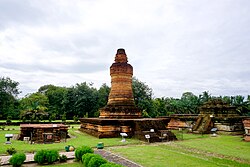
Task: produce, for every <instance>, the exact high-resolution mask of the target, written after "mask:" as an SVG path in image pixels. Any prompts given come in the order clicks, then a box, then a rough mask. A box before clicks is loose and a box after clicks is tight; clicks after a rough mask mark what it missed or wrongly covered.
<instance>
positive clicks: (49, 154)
mask: <svg viewBox="0 0 250 167" xmlns="http://www.w3.org/2000/svg"><path fill="white" fill-rule="evenodd" d="M58 158H59V153H58V151H56V150H48V151H46V154H45V159H46V161H47V162H48V164H52V163H54V162H56V161H57V160H58Z"/></svg>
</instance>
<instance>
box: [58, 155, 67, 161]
mask: <svg viewBox="0 0 250 167" xmlns="http://www.w3.org/2000/svg"><path fill="white" fill-rule="evenodd" d="M67 159H68V158H67V156H66V155H61V156H59V162H66V161H67Z"/></svg>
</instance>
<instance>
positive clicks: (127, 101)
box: [80, 49, 176, 142]
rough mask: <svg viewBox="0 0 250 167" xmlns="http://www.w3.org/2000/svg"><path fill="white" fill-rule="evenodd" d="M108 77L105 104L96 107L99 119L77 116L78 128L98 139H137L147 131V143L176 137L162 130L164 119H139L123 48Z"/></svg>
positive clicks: (128, 66)
mask: <svg viewBox="0 0 250 167" xmlns="http://www.w3.org/2000/svg"><path fill="white" fill-rule="evenodd" d="M110 76H111V91H110V94H109V99H108V103H107V105H106V106H105V107H103V108H101V109H100V116H99V118H81V119H80V121H81V128H80V130H81V131H83V132H86V133H88V134H91V135H93V136H96V137H99V138H109V137H118V136H120V133H126V134H127V135H128V137H132V136H135V137H136V138H139V139H141V140H146V139H145V135H147V134H148V135H150V140H149V142H155V141H163V140H165V141H170V140H176V137H175V135H174V134H173V133H171V132H170V131H168V130H167V129H166V126H167V123H168V122H169V119H168V118H150V119H143V118H141V111H140V109H139V108H137V107H136V106H135V102H134V97H133V91H132V76H133V67H132V66H131V65H130V64H128V60H127V55H126V53H125V50H124V49H118V50H117V53H116V56H115V62H114V63H113V64H112V65H111V67H110ZM152 129H153V131H152ZM150 130H151V131H150Z"/></svg>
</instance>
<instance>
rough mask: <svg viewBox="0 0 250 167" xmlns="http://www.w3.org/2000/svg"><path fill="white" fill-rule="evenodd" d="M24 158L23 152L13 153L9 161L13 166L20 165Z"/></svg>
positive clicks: (17, 166) (18, 166)
mask: <svg viewBox="0 0 250 167" xmlns="http://www.w3.org/2000/svg"><path fill="white" fill-rule="evenodd" d="M25 160H26V155H25V154H24V153H16V154H14V155H13V156H12V157H11V158H10V160H9V162H10V164H11V165H12V166H13V167H20V166H22V164H23V163H24V161H25Z"/></svg>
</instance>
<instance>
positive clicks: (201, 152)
mask: <svg viewBox="0 0 250 167" xmlns="http://www.w3.org/2000/svg"><path fill="white" fill-rule="evenodd" d="M72 126H73V127H74V128H72ZM8 129H9V130H8ZM78 129H79V125H71V127H70V128H69V133H70V134H71V135H73V136H74V137H73V138H71V139H67V141H66V142H62V143H54V144H32V145H31V144H27V143H25V142H23V141H18V140H11V142H12V144H11V145H6V144H5V141H6V139H5V137H4V135H5V134H7V133H13V134H18V133H19V127H18V126H9V127H8V126H6V127H5V130H0V145H1V147H0V154H5V153H6V149H7V148H9V147H14V148H16V150H17V151H18V152H34V151H38V150H41V149H56V150H64V147H65V146H66V145H74V146H75V147H80V146H82V145H87V146H90V147H95V146H96V144H97V143H98V142H103V143H104V145H105V149H107V150H110V151H111V152H114V153H116V154H119V155H121V156H123V157H126V158H128V159H129V160H132V161H134V162H136V163H138V164H141V165H142V166H145V167H164V166H174V167H178V166H181V167H182V166H204V167H206V166H207V167H213V166H236V167H237V166H239V167H245V166H246V167H247V166H250V153H249V151H250V142H244V141H242V137H241V136H226V135H219V136H218V137H211V136H210V135H195V134H187V133H185V132H184V133H182V132H178V131H177V132H174V133H176V134H177V137H178V138H179V139H182V140H179V141H175V142H166V143H150V144H148V143H145V142H141V141H138V140H136V139H126V141H127V142H126V143H123V142H121V138H111V139H98V138H95V137H92V136H90V135H87V134H85V133H81V132H79V131H78ZM107 146H110V147H107ZM46 166H47V167H48V166H53V167H64V166H65V167H66V166H72V167H80V166H82V164H81V163H79V162H73V163H70V164H55V165H46Z"/></svg>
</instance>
